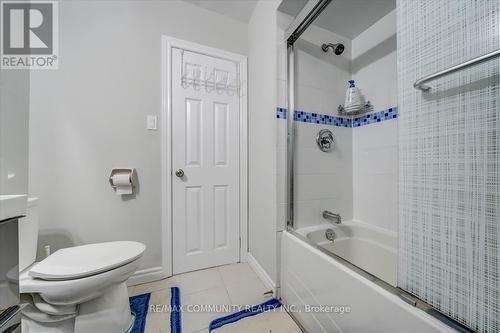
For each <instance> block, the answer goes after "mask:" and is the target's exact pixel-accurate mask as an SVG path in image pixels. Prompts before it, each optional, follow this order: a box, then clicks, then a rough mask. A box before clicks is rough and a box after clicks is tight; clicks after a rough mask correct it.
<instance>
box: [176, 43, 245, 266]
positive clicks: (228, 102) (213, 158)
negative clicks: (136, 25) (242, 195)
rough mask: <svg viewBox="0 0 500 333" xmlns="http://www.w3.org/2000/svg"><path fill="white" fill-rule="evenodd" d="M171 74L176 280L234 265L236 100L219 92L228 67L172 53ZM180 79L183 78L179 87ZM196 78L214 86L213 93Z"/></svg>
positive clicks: (231, 69) (231, 70)
mask: <svg viewBox="0 0 500 333" xmlns="http://www.w3.org/2000/svg"><path fill="white" fill-rule="evenodd" d="M181 64H183V66H182V65H181ZM181 67H183V68H184V70H182V69H181ZM171 73H172V78H171V80H172V170H173V173H174V174H173V175H172V177H173V180H172V184H173V186H172V190H173V193H172V208H173V225H172V227H173V252H174V253H173V272H174V274H178V273H182V272H187V271H193V270H197V269H202V268H207V267H212V266H217V265H223V264H229V263H234V262H237V261H239V246H240V242H239V215H240V214H239V209H240V208H239V146H240V145H239V137H240V136H239V131H240V130H239V117H240V110H239V109H240V107H239V105H240V104H239V98H240V97H239V96H238V93H237V92H232V91H230V92H228V91H225V89H224V86H225V82H226V80H225V77H226V76H228V78H229V79H228V80H229V83H231V82H230V81H231V80H232V79H234V78H235V77H236V73H237V64H236V63H234V62H231V61H227V60H222V59H219V58H215V57H210V56H206V55H202V54H198V53H194V52H188V51H181V50H179V49H176V48H174V49H173V50H172V71H171ZM182 74H185V75H187V77H188V78H189V81H188V82H184V84H183V82H182V81H181V76H182ZM205 74H206V76H205ZM193 77H194V78H195V80H192V78H193ZM199 78H201V79H205V78H208V79H209V80H218V81H220V82H221V83H220V84H219V89H214V87H213V86H211V85H209V86H208V87H206V86H205V85H203V84H200V83H199V81H198V79H199ZM176 173H177V174H176ZM182 173H183V175H182Z"/></svg>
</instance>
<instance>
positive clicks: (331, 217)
mask: <svg viewBox="0 0 500 333" xmlns="http://www.w3.org/2000/svg"><path fill="white" fill-rule="evenodd" d="M323 218H325V219H326V220H328V221H330V222H333V223H335V224H340V223H342V218H341V217H340V214H335V213H332V212H330V211H327V210H325V211H323Z"/></svg>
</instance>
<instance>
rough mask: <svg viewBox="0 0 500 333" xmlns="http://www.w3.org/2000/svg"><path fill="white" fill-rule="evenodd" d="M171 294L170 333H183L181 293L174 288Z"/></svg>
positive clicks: (171, 289)
mask: <svg viewBox="0 0 500 333" xmlns="http://www.w3.org/2000/svg"><path fill="white" fill-rule="evenodd" d="M170 294H171V297H170V307H171V310H170V333H181V332H182V330H181V291H180V289H179V288H177V287H172V288H170Z"/></svg>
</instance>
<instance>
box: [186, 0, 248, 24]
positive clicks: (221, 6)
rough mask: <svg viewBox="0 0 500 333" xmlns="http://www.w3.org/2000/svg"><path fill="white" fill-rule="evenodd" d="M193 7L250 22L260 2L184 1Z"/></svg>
mask: <svg viewBox="0 0 500 333" xmlns="http://www.w3.org/2000/svg"><path fill="white" fill-rule="evenodd" d="M184 1H186V2H189V3H192V4H193V5H196V6H199V7H202V8H205V9H208V10H211V11H213V12H216V13H219V14H222V15H225V16H229V17H231V18H233V19H235V20H238V21H242V22H248V21H250V17H251V16H252V12H253V10H254V8H255V5H256V4H257V1H258V0H184Z"/></svg>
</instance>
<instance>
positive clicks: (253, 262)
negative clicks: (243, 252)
mask: <svg viewBox="0 0 500 333" xmlns="http://www.w3.org/2000/svg"><path fill="white" fill-rule="evenodd" d="M247 261H248V264H249V265H250V267H252V269H253V270H254V272H255V274H257V276H258V277H259V278H260V279H261V280H262V282H263V283H264V285H265V286H266V287H267V288H269V289H271V290H272V291H273V293H274V294H276V284H275V283H274V281H273V279H271V277H270V276H269V274H267V272H266V271H265V270H264V268H262V266H261V265H260V264H259V262H258V261H257V259H255V258H254V256H252V254H251V253H250V252H249V253H248V255H247Z"/></svg>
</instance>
